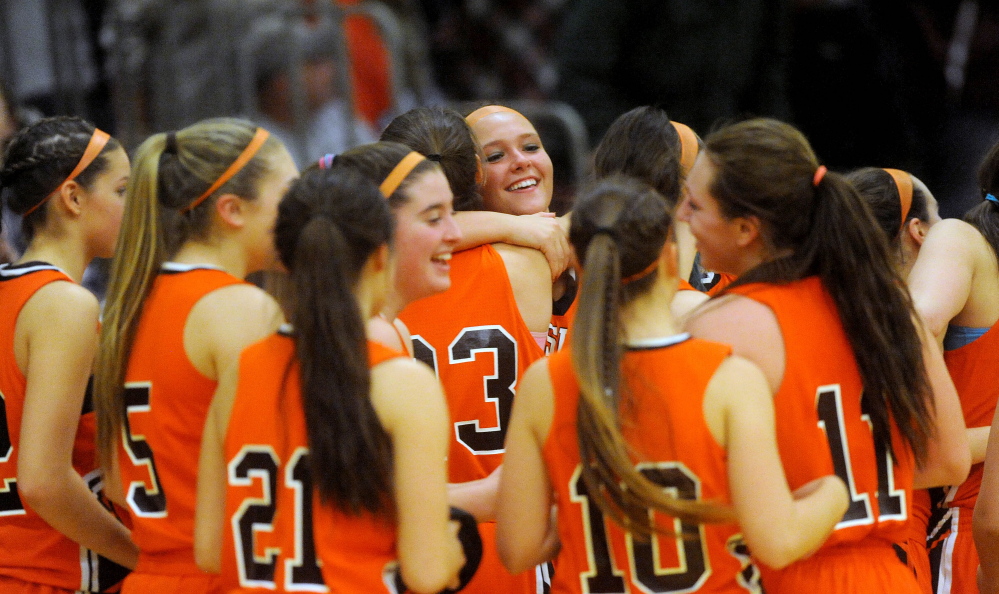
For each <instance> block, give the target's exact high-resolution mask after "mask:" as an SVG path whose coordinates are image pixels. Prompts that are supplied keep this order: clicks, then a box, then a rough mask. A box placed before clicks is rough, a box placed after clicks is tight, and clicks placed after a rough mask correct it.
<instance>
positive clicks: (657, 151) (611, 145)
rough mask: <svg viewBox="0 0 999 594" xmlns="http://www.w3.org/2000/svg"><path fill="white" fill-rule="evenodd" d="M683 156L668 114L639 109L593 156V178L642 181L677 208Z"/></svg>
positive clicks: (625, 118)
mask: <svg viewBox="0 0 999 594" xmlns="http://www.w3.org/2000/svg"><path fill="white" fill-rule="evenodd" d="M681 153H682V148H681V145H680V135H679V134H678V133H677V131H676V128H674V127H673V124H672V122H671V121H670V119H669V116H667V115H666V112H665V111H664V110H663V109H661V108H659V107H653V106H644V107H636V108H635V109H632V110H631V111H629V112H627V113H624V114H622V115H621V116H619V117H618V118H617V119H616V120H614V123H612V124H611V126H610V128H608V129H607V132H606V134H604V137H603V139H602V140H601V141H600V144H599V145H597V148H596V149H595V150H594V152H593V174H594V176H595V177H596V178H597V179H601V178H604V177H607V176H609V175H612V174H615V173H617V174H623V175H627V176H629V177H634V178H636V179H639V180H641V181H643V182H645V183H647V184H649V185H650V186H652V187H653V188H655V189H656V190H657V191H658V192H659V193H660V194H662V196H663V197H665V198H666V201H667V203H668V204H669V205H670V208H675V207H676V205H677V203H678V202H679V201H680V188H681V186H682V182H683V177H684V176H683V171H682V168H681V165H680V156H681Z"/></svg>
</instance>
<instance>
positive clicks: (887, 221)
mask: <svg viewBox="0 0 999 594" xmlns="http://www.w3.org/2000/svg"><path fill="white" fill-rule="evenodd" d="M846 180H847V181H848V182H850V183H851V184H853V187H854V188H856V189H857V192H858V193H859V194H860V197H861V198H863V200H864V202H866V203H867V207H868V208H870V209H871V214H873V215H874V219H875V220H876V221H877V222H878V227H880V228H881V230H882V231H884V232H885V237H886V238H887V239H888V245H889V246H891V247H896V246H898V244H899V237H900V236H901V230H902V229H903V228H904V227H905V223H906V222H908V221H909V220H911V219H919V220H921V221H925V220H926V219H928V218H929V216H930V213H929V211H928V210H927V206H926V194H924V193H923V191H922V190H921V189H920V188H919V186H917V185H913V186H912V204H911V206H910V207H909V212H908V213H907V215H906V217H905V220H904V221H903V220H902V207H901V197H900V196H899V193H898V186H896V185H895V180H894V179H893V178H892V176H891V174H889V173H888V172H887V171H885V170H884V169H881V168H879V167H864V168H862V169H857V170H856V171H851V172H850V173H848V174H847V175H846Z"/></svg>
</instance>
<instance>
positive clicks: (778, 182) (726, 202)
mask: <svg viewBox="0 0 999 594" xmlns="http://www.w3.org/2000/svg"><path fill="white" fill-rule="evenodd" d="M705 151H706V156H707V158H708V159H710V161H711V163H712V165H714V168H715V178H714V181H713V182H712V183H711V187H710V191H711V194H712V195H713V196H714V198H715V199H716V200H717V201H718V203H719V208H720V210H721V212H722V214H723V215H724V216H725V217H728V218H735V217H756V218H757V219H758V220H759V222H760V234H761V239H762V241H763V242H764V246H765V248H766V251H768V252H769V253H770V254H771V257H770V258H769V259H768V260H766V261H764V262H763V263H762V264H760V265H758V266H756V267H755V268H753V269H751V270H749V271H747V272H746V273H744V274H743V275H742V276H741V277H740V278H739V279H738V280H737V281H736V282H735V283H733V284H732V285H730V286H729V288H735V287H737V286H739V285H743V284H747V283H750V282H769V283H786V282H791V281H795V280H799V279H802V278H805V277H807V276H813V275H817V276H819V277H820V278H821V280H822V284H823V286H824V287H825V289H826V291H828V292H829V293H830V295H831V296H832V298H833V300H834V302H835V304H836V308H837V310H838V312H839V316H840V319H841V321H842V324H843V329H844V331H845V333H846V335H847V338H848V339H849V341H850V345H851V347H852V350H853V355H854V357H855V358H856V361H857V366H858V367H859V370H860V375H861V379H862V380H863V384H864V400H865V404H866V405H867V408H868V410H869V414H870V416H871V420H872V424H873V425H874V435H875V438H876V439H878V440H880V441H881V443H885V444H889V445H890V444H891V443H892V439H891V431H890V427H891V421H894V422H895V423H896V424H897V425H898V427H899V429H900V430H901V432H902V435H903V436H904V439H905V441H906V442H907V443H908V445H909V446H910V447H911V448H912V450H913V451H914V453H915V454H916V459H917V460H919V461H922V459H923V457H924V456H925V454H926V444H927V440H928V438H929V436H930V432H931V425H930V423H929V418H930V415H929V413H928V409H929V406H930V404H929V401H928V394H929V389H928V384H927V379H926V371H925V368H924V366H923V360H922V346H921V341H920V338H919V334H918V333H917V331H916V328H915V326H914V325H913V320H914V319H915V312H914V309H913V307H912V303H911V301H910V299H909V296H908V293H907V292H906V291H904V290H903V288H902V287H904V282H903V280H902V279H901V278H900V277H899V276H898V273H897V272H896V270H895V267H894V262H893V260H892V258H891V255H890V252H889V250H888V243H887V240H886V238H885V237H884V233H882V232H880V231H878V230H877V223H876V222H875V220H874V217H873V216H872V215H871V213H870V210H869V209H868V208H867V206H866V204H864V202H863V200H861V198H860V196H859V194H858V193H857V191H856V189H854V187H853V186H852V185H850V183H849V182H847V181H846V179H845V178H844V177H843V176H841V175H839V174H836V173H833V172H826V171H825V168H820V167H819V165H818V161H817V160H816V157H815V154H814V153H813V152H812V148H811V146H809V144H808V141H807V140H806V139H805V137H804V136H803V135H802V134H801V133H800V132H799V131H798V130H796V129H795V128H794V127H792V126H790V125H789V124H785V123H782V122H778V121H775V120H768V119H756V120H748V121H745V122H740V123H738V124H733V125H731V126H728V127H725V128H722V129H721V130H718V131H717V132H715V133H713V134H711V135H710V136H708V138H707V140H706V142H705ZM889 354H890V355H889ZM893 453H894V451H893Z"/></svg>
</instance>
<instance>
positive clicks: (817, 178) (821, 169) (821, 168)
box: [812, 165, 829, 188]
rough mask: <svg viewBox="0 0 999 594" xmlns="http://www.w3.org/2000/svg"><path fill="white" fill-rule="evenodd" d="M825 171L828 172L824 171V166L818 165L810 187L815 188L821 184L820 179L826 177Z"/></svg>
mask: <svg viewBox="0 0 999 594" xmlns="http://www.w3.org/2000/svg"><path fill="white" fill-rule="evenodd" d="M827 171H829V170H828V169H826V166H825V165H819V168H818V169H816V170H815V175H813V176H812V185H813V186H815V187H816V188H817V187H819V184H820V183H822V178H824V177H825V176H826V172H827Z"/></svg>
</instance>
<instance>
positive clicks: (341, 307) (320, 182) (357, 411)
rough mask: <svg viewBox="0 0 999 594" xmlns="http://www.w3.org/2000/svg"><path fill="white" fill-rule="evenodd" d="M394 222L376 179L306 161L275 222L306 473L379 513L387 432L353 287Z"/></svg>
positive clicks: (339, 500)
mask: <svg viewBox="0 0 999 594" xmlns="http://www.w3.org/2000/svg"><path fill="white" fill-rule="evenodd" d="M392 221H393V219H392V213H391V212H390V210H389V207H388V203H387V202H386V201H385V199H384V198H383V197H382V195H381V193H380V192H379V190H378V186H376V185H375V184H374V183H373V182H371V181H370V180H368V179H367V178H365V177H364V176H363V175H362V174H361V173H359V172H356V171H352V170H350V169H348V168H345V167H336V166H334V167H333V168H332V169H319V168H310V169H308V170H307V171H306V172H305V173H304V174H303V175H302V177H301V178H300V179H299V180H297V181H296V182H295V183H294V184H293V185H292V186H291V189H290V190H289V191H288V194H287V195H286V196H285V198H284V199H283V200H282V201H281V204H280V205H279V207H278V218H277V224H276V226H275V229H274V237H275V244H276V246H277V250H278V255H279V257H280V258H281V262H282V263H283V264H284V265H285V267H286V268H287V269H288V270H289V271H290V272H291V279H292V285H293V287H294V297H295V298H294V306H293V307H292V311H291V322H292V324H293V325H294V328H295V347H296V348H295V350H296V358H297V360H298V362H299V365H300V377H301V386H302V405H303V409H304V412H305V426H306V432H307V433H308V438H309V462H310V466H311V469H312V481H313V484H314V485H316V488H317V489H318V491H319V495H320V497H321V498H322V499H323V500H325V501H331V502H332V503H333V504H334V505H335V506H337V507H338V508H340V509H341V510H343V511H344V512H347V513H359V512H361V511H369V512H372V513H380V512H384V511H386V508H387V506H389V505H390V502H391V501H392V496H391V495H392V492H391V491H392V484H393V482H392V441H391V439H390V438H389V435H388V434H387V433H386V432H385V429H384V428H383V427H382V425H381V423H380V422H379V420H378V416H377V414H376V413H375V409H374V406H372V404H371V398H370V370H369V369H368V359H367V353H368V349H367V338H366V335H365V320H364V319H363V317H362V315H361V311H360V310H359V309H358V305H357V300H356V299H355V297H354V293H353V291H354V289H355V288H356V286H357V283H358V281H359V280H360V277H361V272H362V270H363V269H364V266H365V264H366V263H367V262H368V260H369V258H370V257H371V255H372V254H373V253H374V252H375V251H376V250H377V249H378V248H379V247H381V246H383V245H385V244H387V243H388V242H389V239H390V238H391V236H392Z"/></svg>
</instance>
